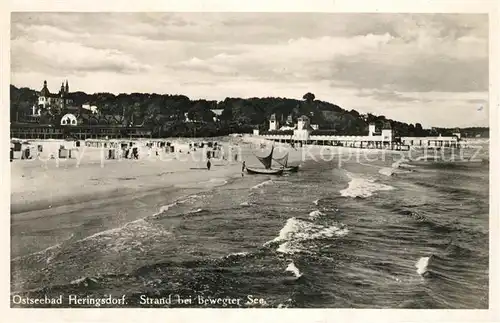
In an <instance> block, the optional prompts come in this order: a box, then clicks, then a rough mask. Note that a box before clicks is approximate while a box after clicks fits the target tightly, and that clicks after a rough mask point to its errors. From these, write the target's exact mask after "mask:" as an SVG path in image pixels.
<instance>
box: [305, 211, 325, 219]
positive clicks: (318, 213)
mask: <svg viewBox="0 0 500 323" xmlns="http://www.w3.org/2000/svg"><path fill="white" fill-rule="evenodd" d="M322 215H325V214H324V213H323V212H321V211H320V210H314V211H312V212H311V213H309V218H310V219H312V220H314V219H316V218H318V217H320V216H322Z"/></svg>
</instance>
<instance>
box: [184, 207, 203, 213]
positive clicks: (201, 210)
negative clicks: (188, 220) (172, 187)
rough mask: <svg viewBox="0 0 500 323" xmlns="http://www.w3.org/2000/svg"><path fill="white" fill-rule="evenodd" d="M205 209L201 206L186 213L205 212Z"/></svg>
mask: <svg viewBox="0 0 500 323" xmlns="http://www.w3.org/2000/svg"><path fill="white" fill-rule="evenodd" d="M203 211H205V209H202V208H199V209H196V210H193V211H189V212H187V213H186V214H197V213H200V212H203Z"/></svg>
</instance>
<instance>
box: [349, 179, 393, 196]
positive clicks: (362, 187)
mask: <svg viewBox="0 0 500 323" xmlns="http://www.w3.org/2000/svg"><path fill="white" fill-rule="evenodd" d="M347 176H349V178H350V179H351V181H350V182H349V186H348V187H347V188H346V189H343V190H341V191H340V195H342V196H344V197H361V198H366V197H370V196H372V195H373V193H375V192H377V191H389V190H393V189H394V187H392V186H389V185H385V184H380V183H376V182H375V181H374V180H373V179H367V178H362V177H356V176H354V175H353V174H350V173H347Z"/></svg>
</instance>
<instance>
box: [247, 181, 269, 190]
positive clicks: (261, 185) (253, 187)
mask: <svg viewBox="0 0 500 323" xmlns="http://www.w3.org/2000/svg"><path fill="white" fill-rule="evenodd" d="M272 183H274V182H273V180H272V179H269V180H267V181H264V182H262V183H260V184H257V185H255V186H252V187H251V188H250V189H252V190H254V189H258V188H261V187H263V186H265V185H269V184H272Z"/></svg>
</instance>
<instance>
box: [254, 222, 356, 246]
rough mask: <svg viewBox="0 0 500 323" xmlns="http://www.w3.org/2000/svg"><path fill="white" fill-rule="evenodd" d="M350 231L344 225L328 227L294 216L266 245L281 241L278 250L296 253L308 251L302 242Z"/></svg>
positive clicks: (331, 236)
mask: <svg viewBox="0 0 500 323" xmlns="http://www.w3.org/2000/svg"><path fill="white" fill-rule="evenodd" d="M348 233H349V230H348V229H347V228H346V227H343V226H337V225H331V226H328V227H326V226H322V225H318V224H314V223H312V222H310V221H306V220H301V219H297V218H295V217H293V218H289V219H288V220H287V221H286V223H285V226H284V227H283V228H282V229H281V230H280V232H279V235H278V237H276V238H274V239H273V240H271V241H268V242H266V243H265V244H264V246H270V245H272V244H274V243H280V245H279V247H278V249H277V250H276V251H278V252H281V253H296V252H301V251H307V250H305V249H304V248H303V247H302V245H301V243H302V242H305V241H310V240H317V239H325V238H333V237H342V236H344V235H346V234H348Z"/></svg>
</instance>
